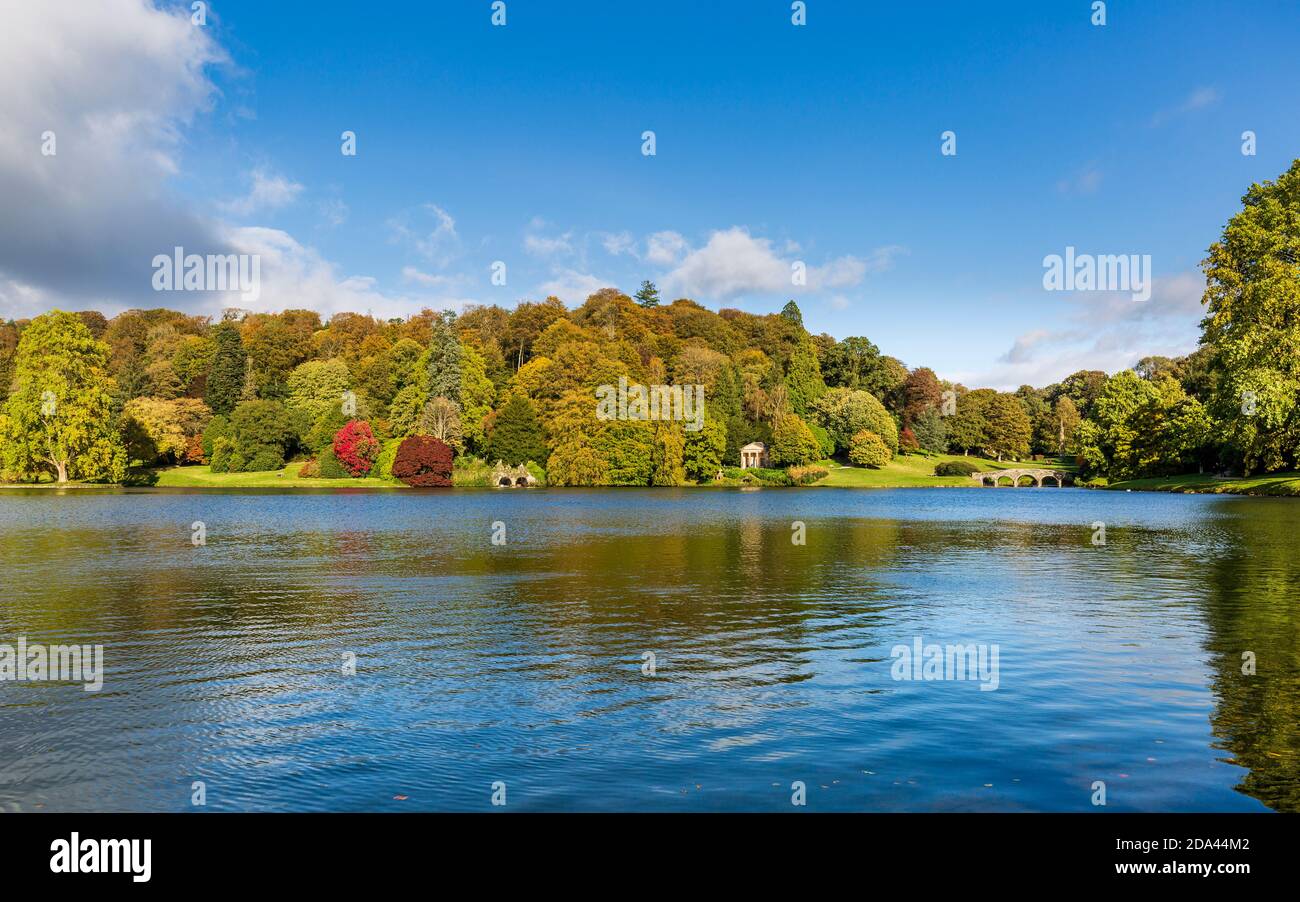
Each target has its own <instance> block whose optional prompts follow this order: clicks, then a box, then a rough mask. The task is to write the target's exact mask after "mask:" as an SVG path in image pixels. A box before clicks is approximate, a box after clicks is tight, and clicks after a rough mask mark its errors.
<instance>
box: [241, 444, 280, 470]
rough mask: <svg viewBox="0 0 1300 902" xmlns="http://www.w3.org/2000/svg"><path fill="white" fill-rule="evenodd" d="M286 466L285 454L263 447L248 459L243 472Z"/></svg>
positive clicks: (276, 468) (278, 468)
mask: <svg viewBox="0 0 1300 902" xmlns="http://www.w3.org/2000/svg"><path fill="white" fill-rule="evenodd" d="M283 468H284V454H283V453H281V452H279V451H272V450H270V449H267V448H263V449H262V450H260V451H258V452H257V453H255V454H254V455H253V457H252V458H251V459H250V460H248V461H247V462H246V463H245V464H244V466H243V468H242V469H241V470H240V472H241V473H260V472H265V471H267V470H280V469H283Z"/></svg>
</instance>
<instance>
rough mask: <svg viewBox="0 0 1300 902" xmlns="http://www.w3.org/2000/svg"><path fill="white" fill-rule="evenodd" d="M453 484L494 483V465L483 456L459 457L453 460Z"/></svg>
mask: <svg viewBox="0 0 1300 902" xmlns="http://www.w3.org/2000/svg"><path fill="white" fill-rule="evenodd" d="M399 444H400V442H399ZM451 484H452V485H454V486H470V487H473V488H483V487H486V486H489V485H491V484H492V467H491V466H489V465H488V463H487V461H485V460H483V459H482V458H478V457H471V456H464V457H458V458H456V459H455V460H454V461H452V465H451Z"/></svg>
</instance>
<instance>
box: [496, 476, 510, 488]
mask: <svg viewBox="0 0 1300 902" xmlns="http://www.w3.org/2000/svg"><path fill="white" fill-rule="evenodd" d="M497 485H505V486H508V485H510V477H509V476H502V477H501V478H500V479H498V480H497Z"/></svg>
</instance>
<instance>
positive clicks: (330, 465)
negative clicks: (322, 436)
mask: <svg viewBox="0 0 1300 902" xmlns="http://www.w3.org/2000/svg"><path fill="white" fill-rule="evenodd" d="M316 468H317V471H318V474H319V476H320V478H321V479H347V478H348V471H347V470H345V469H343V464H341V463H339V459H338V458H337V457H335V456H334V449H333V448H326V449H325V450H323V451H321V453H320V454H319V455H318V456H317V458H316Z"/></svg>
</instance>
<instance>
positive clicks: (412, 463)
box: [393, 435, 452, 487]
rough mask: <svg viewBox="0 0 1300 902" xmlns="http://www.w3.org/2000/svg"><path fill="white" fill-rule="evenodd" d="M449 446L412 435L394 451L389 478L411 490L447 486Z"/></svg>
mask: <svg viewBox="0 0 1300 902" xmlns="http://www.w3.org/2000/svg"><path fill="white" fill-rule="evenodd" d="M451 461H452V451H451V446H450V445H448V444H447V443H446V442H443V441H441V440H439V439H436V438H434V437H433V436H431V435H413V436H411V437H410V438H408V439H405V440H404V441H403V442H402V444H400V445H398V447H397V456H396V457H395V458H394V459H393V476H394V477H396V478H397V479H400V480H401V481H402V482H404V483H406V484H407V485H411V486H419V487H429V486H435V487H443V486H450V485H451Z"/></svg>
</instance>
